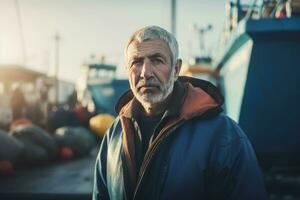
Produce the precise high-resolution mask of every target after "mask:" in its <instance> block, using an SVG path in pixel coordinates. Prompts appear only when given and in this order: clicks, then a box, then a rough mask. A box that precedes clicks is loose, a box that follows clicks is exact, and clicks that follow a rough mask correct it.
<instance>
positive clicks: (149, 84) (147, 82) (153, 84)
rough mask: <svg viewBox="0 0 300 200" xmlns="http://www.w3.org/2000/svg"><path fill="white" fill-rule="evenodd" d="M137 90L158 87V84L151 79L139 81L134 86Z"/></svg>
mask: <svg viewBox="0 0 300 200" xmlns="http://www.w3.org/2000/svg"><path fill="white" fill-rule="evenodd" d="M136 87H137V88H141V87H160V82H159V81H158V80H156V79H154V78H152V79H147V80H146V79H140V80H139V81H138V83H137V84H136Z"/></svg>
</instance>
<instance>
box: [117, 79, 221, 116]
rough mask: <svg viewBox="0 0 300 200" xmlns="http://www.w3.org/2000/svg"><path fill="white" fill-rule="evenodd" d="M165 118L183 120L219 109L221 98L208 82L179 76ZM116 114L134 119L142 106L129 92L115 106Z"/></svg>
mask: <svg viewBox="0 0 300 200" xmlns="http://www.w3.org/2000/svg"><path fill="white" fill-rule="evenodd" d="M171 99H172V101H170V103H169V106H168V107H167V109H166V111H165V113H164V117H165V116H174V117H175V116H178V115H181V117H183V118H185V119H189V118H192V117H194V116H197V115H201V114H203V113H204V112H206V111H208V110H210V109H212V108H221V106H222V104H223V101H224V100H223V97H222V95H221V94H220V93H219V91H218V89H217V88H216V87H215V86H214V85H213V84H211V83H210V82H208V81H204V80H201V79H196V78H192V77H185V76H180V77H179V78H178V80H177V81H176V82H175V84H174V90H173V93H172V97H171ZM115 109H116V112H117V113H118V114H119V115H120V116H124V117H126V118H130V119H132V118H136V117H138V116H139V115H140V114H141V113H142V112H141V110H142V109H143V108H142V105H141V104H140V103H139V102H138V100H137V99H136V98H135V97H134V95H133V93H132V91H131V90H128V91H127V92H125V93H124V95H122V96H121V97H120V99H119V101H118V103H117V104H116V107H115Z"/></svg>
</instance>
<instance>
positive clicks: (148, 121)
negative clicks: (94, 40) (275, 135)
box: [93, 26, 267, 200]
mask: <svg viewBox="0 0 300 200" xmlns="http://www.w3.org/2000/svg"><path fill="white" fill-rule="evenodd" d="M125 57H126V62H127V66H128V78H129V82H130V88H131V90H129V91H127V92H126V93H125V94H123V96H122V97H121V98H120V99H119V102H118V104H117V105H116V109H117V112H118V114H119V116H118V117H117V119H116V121H115V123H114V124H113V125H112V127H111V128H110V129H109V130H108V131H107V133H106V135H105V137H104V138H103V141H102V144H101V147H100V151H99V155H98V157H97V160H96V168H95V183H94V193H93V198H94V199H95V200H96V199H116V200H118V199H149V200H154V199H189V200H190V199H205V200H208V199H218V200H220V199H241V200H242V199H243V200H244V199H249V200H254V199H255V200H260V199H267V198H266V193H265V189H264V184H263V179H262V176H261V173H260V169H259V167H258V164H257V160H256V158H255V153H254V151H253V149H252V147H251V144H250V142H249V140H248V139H247V137H246V135H245V134H244V133H243V131H242V130H241V129H240V128H239V127H238V125H237V124H236V123H234V122H233V121H232V120H231V119H230V118H228V117H227V116H225V115H223V114H221V111H222V109H221V104H222V101H223V99H222V96H221V95H220V94H219V93H218V91H217V89H216V88H215V87H214V86H213V85H212V84H210V83H209V82H206V81H203V80H199V79H195V78H187V77H178V74H179V71H180V68H181V63H182V61H181V60H180V59H178V44H177V41H176V39H175V37H174V36H173V35H172V34H170V33H169V32H167V31H166V30H164V29H162V28H160V27H157V26H150V27H145V28H143V29H141V30H138V31H137V32H135V33H134V34H133V35H132V37H131V38H130V40H129V42H128V44H127V46H126V49H125Z"/></svg>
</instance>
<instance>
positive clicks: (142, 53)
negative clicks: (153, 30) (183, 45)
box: [126, 39, 171, 61]
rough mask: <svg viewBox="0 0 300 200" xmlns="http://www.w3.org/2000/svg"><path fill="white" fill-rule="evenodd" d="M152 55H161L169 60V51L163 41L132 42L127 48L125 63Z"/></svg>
mask: <svg viewBox="0 0 300 200" xmlns="http://www.w3.org/2000/svg"><path fill="white" fill-rule="evenodd" d="M154 54H161V55H163V56H164V57H166V58H167V59H171V50H170V48H169V46H168V44H167V43H166V42H165V41H163V40H159V39H157V40H146V41H142V42H138V41H133V42H132V43H130V45H129V46H128V48H127V52H126V58H127V61H129V60H130V59H133V58H140V57H148V56H151V55H154Z"/></svg>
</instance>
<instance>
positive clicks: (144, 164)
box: [133, 119, 184, 199]
mask: <svg viewBox="0 0 300 200" xmlns="http://www.w3.org/2000/svg"><path fill="white" fill-rule="evenodd" d="M182 122H184V120H183V119H181V120H178V121H177V122H175V125H173V126H170V127H168V128H166V129H165V130H163V131H162V132H166V133H165V134H164V135H163V136H162V138H160V139H159V140H158V141H157V142H156V143H155V144H154V146H153V148H152V149H151V150H150V151H149V152H147V153H146V156H145V159H144V160H143V162H142V167H141V170H140V173H139V176H138V181H137V184H136V187H135V190H134V194H133V199H135V198H136V195H137V192H138V189H139V186H140V184H141V182H142V179H143V177H144V175H145V172H146V169H147V166H148V165H149V163H150V161H151V158H152V157H153V156H154V154H155V151H156V149H157V147H158V146H159V144H161V143H162V141H163V140H164V139H165V138H167V137H168V136H169V135H170V134H171V133H173V132H174V130H175V129H176V128H178V126H180V125H181V124H182Z"/></svg>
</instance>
